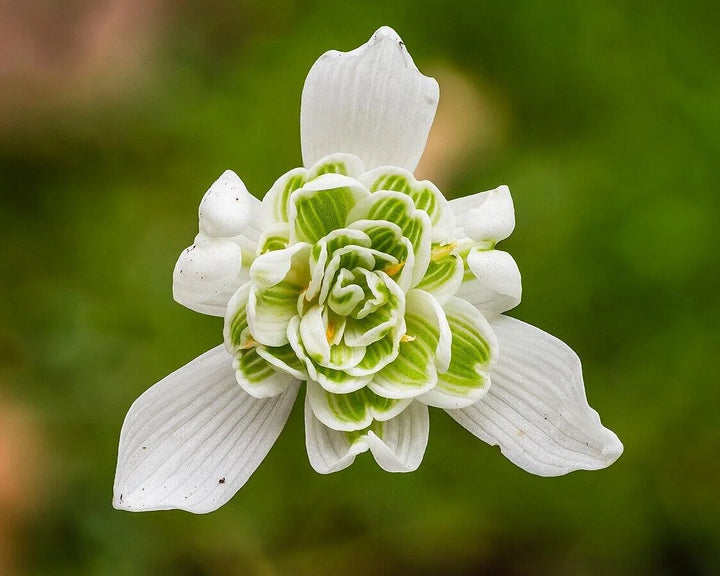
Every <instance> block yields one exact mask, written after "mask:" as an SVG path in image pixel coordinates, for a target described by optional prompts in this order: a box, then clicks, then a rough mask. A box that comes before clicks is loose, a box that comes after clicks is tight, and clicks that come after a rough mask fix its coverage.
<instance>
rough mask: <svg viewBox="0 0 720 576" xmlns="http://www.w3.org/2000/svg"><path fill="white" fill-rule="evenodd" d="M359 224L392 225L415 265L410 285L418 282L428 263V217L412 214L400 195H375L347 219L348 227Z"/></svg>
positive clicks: (410, 205)
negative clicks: (408, 246) (410, 249)
mask: <svg viewBox="0 0 720 576" xmlns="http://www.w3.org/2000/svg"><path fill="white" fill-rule="evenodd" d="M359 220H380V221H387V222H391V223H393V224H396V225H397V226H399V227H400V229H401V230H402V233H403V236H404V237H406V238H407V239H408V240H409V241H410V243H411V244H412V247H413V253H414V255H415V263H414V266H413V271H412V274H413V279H412V285H413V286H414V285H416V284H417V283H419V282H420V280H422V277H423V276H424V275H425V271H426V270H427V266H428V263H429V262H430V239H431V236H432V224H431V223H430V219H429V217H428V215H427V214H426V213H425V212H423V211H422V210H416V209H415V206H414V204H413V201H412V199H411V198H410V197H409V196H407V195H405V194H402V193H401V192H387V191H380V192H375V193H374V194H372V195H371V196H369V197H368V198H365V199H364V200H361V201H360V202H358V203H357V205H356V206H355V208H353V210H352V211H351V212H350V214H349V216H348V225H350V224H352V223H353V222H357V221H359Z"/></svg>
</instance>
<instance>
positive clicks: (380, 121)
mask: <svg viewBox="0 0 720 576" xmlns="http://www.w3.org/2000/svg"><path fill="white" fill-rule="evenodd" d="M438 98H439V89H438V85H437V82H436V81H435V80H434V79H432V78H427V77H425V76H423V75H422V74H420V72H418V69H417V67H416V66H415V64H414V63H413V61H412V58H411V57H410V55H409V54H408V53H407V51H406V49H405V45H404V44H403V42H402V40H400V37H399V36H398V35H397V34H396V33H395V31H394V30H392V29H390V28H388V27H383V28H380V29H379V30H378V31H377V32H375V34H373V36H372V38H370V40H369V41H368V42H367V43H366V44H364V45H363V46H361V47H359V48H357V49H356V50H353V51H352V52H346V53H342V52H337V51H330V52H326V53H325V54H323V55H322V56H321V57H320V58H319V59H318V60H317V62H315V64H314V65H313V67H312V68H311V70H310V73H309V74H308V77H307V79H306V80H305V87H304V88H303V94H302V105H301V112H300V136H301V143H302V153H303V163H304V165H305V166H311V165H313V164H314V163H315V162H317V161H318V160H320V159H321V158H323V157H324V156H327V155H328V154H332V153H334V152H348V153H351V154H354V155H355V156H358V157H360V158H361V159H362V160H363V161H364V163H365V166H366V168H367V169H371V168H374V167H376V166H383V165H392V166H400V167H402V168H406V169H407V170H410V171H411V172H412V171H413V170H415V167H416V166H417V163H418V160H419V159H420V156H421V155H422V152H423V149H424V148H425V141H426V140H427V136H428V133H429V131H430V126H431V124H432V121H433V118H434V116H435V109H436V108H437V103H438Z"/></svg>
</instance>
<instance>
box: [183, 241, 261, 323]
mask: <svg viewBox="0 0 720 576" xmlns="http://www.w3.org/2000/svg"><path fill="white" fill-rule="evenodd" d="M248 279H249V274H248V268H247V267H246V266H243V254H242V249H241V248H240V246H239V245H238V244H237V243H236V242H233V241H232V240H227V239H223V238H209V237H208V236H205V235H204V234H198V235H197V237H196V238H195V243H194V244H193V245H192V246H190V247H189V248H186V249H185V250H183V252H182V254H180V257H179V258H178V261H177V264H175V270H174V271H173V298H175V301H176V302H178V303H179V304H182V305H183V306H185V307H187V308H190V310H194V311H196V312H200V313H201V314H209V315H211V316H224V315H225V307H226V305H227V303H228V300H230V297H231V296H232V295H233V294H234V293H235V291H236V290H237V289H238V288H239V287H240V286H242V285H243V284H244V283H245V282H247V281H248Z"/></svg>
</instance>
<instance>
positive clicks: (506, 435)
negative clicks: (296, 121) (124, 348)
mask: <svg viewBox="0 0 720 576" xmlns="http://www.w3.org/2000/svg"><path fill="white" fill-rule="evenodd" d="M437 102H438V86H437V83H436V82H435V80H433V79H432V78H427V77H425V76H423V75H422V74H420V72H419V71H418V70H417V68H416V67H415V65H414V63H413V61H412V59H411V58H410V56H409V54H408V53H407V51H406V50H405V47H404V45H403V43H402V41H401V40H400V38H399V37H398V36H397V34H396V33H395V32H394V31H393V30H391V29H390V28H386V27H385V28H381V29H380V30H378V31H377V32H376V33H375V34H374V35H373V37H372V38H371V39H370V41H369V42H368V43H367V44H365V45H364V46H361V47H360V48H358V49H357V50H354V51H352V52H348V53H340V52H328V53H326V54H325V55H323V56H322V57H321V58H320V59H319V60H318V61H317V62H316V63H315V65H314V66H313V67H312V69H311V70H310V73H309V75H308V78H307V80H306V82H305V88H304V90H303V96H302V113H301V141H302V153H303V162H304V165H305V167H304V168H296V169H294V170H291V171H290V172H288V173H286V174H285V175H283V176H281V177H280V178H279V179H278V180H277V182H276V183H275V184H274V185H273V187H272V188H271V190H270V191H269V192H268V194H267V195H266V196H265V199H264V200H263V202H262V204H261V203H260V202H259V201H258V200H256V199H255V198H254V197H253V196H251V195H250V194H249V193H248V191H247V189H246V188H245V186H244V184H243V183H242V181H241V180H240V179H239V178H238V177H237V176H236V175H235V174H234V173H233V172H230V171H228V172H225V173H224V174H223V175H222V176H221V177H220V178H219V179H218V180H217V181H216V182H215V183H214V184H213V185H212V187H211V188H210V189H209V190H208V192H207V193H206V194H205V197H204V198H203V200H202V202H201V204H200V210H199V220H200V231H199V234H198V235H197V237H196V238H195V242H194V244H193V245H192V246H191V247H190V248H188V249H187V250H185V251H184V252H183V253H182V254H181V256H180V258H179V260H178V263H177V265H176V267H175V273H174V284H173V294H174V296H175V299H176V300H177V301H178V302H180V303H181V304H184V305H185V306H187V307H188V308H191V309H193V310H196V311H198V312H201V313H205V314H211V315H216V316H224V318H225V329H224V340H225V344H224V346H223V345H221V346H218V347H216V348H214V349H212V350H210V351H208V352H206V353H205V354H203V355H202V356H200V357H199V358H196V359H195V360H193V361H192V362H190V363H189V364H187V365H186V366H184V367H183V368H180V369H179V370H177V371H176V372H174V373H173V374H171V375H169V376H168V377H166V378H165V379H163V380H161V381H160V382H159V383H157V384H156V385H155V386H153V387H152V388H150V389H149V390H148V391H146V392H145V393H144V394H143V395H142V396H140V398H138V400H137V401H136V402H135V403H134V404H133V406H132V407H131V408H130V411H129V413H128V415H127V417H126V419H125V423H124V425H123V429H122V433H121V436H120V448H119V456H118V466H117V473H116V477H115V487H114V505H115V507H117V508H121V509H125V510H134V511H138V510H159V509H168V508H180V509H184V510H189V511H191V512H196V513H203V512H209V511H211V510H215V509H216V508H218V507H219V506H221V505H223V504H224V503H225V502H227V501H228V500H229V499H230V498H231V497H232V496H233V494H234V493H235V492H236V491H237V490H238V489H240V487H241V486H242V485H243V484H244V483H245V482H246V481H247V479H248V478H249V477H250V475H251V474H252V473H253V472H254V471H255V469H256V468H257V467H258V466H259V464H260V462H262V460H263V458H264V457H265V455H266V454H267V453H268V451H269V450H270V448H271V447H272V445H273V443H274V442H275V440H276V439H277V437H278V435H279V434H280V432H281V431H282V429H283V426H284V425H285V422H286V420H287V418H288V415H289V413H290V410H291V408H292V406H293V404H294V402H295V398H296V396H297V393H298V390H299V388H300V386H301V384H302V383H306V392H305V430H306V445H307V451H308V456H309V459H310V463H311V465H312V466H313V468H315V470H317V471H318V472H322V473H328V472H334V471H337V470H341V469H343V468H345V467H347V466H349V465H350V464H351V463H352V462H353V460H354V459H355V457H356V455H358V454H359V453H361V452H365V451H370V452H371V453H372V455H373V457H374V458H375V460H376V461H377V463H378V464H379V465H380V466H381V467H382V468H383V469H385V470H388V471H391V472H408V471H411V470H415V469H416V468H417V467H418V466H419V465H420V462H421V460H422V457H423V454H424V452H425V447H426V445H427V439H428V430H429V419H428V406H434V407H439V408H442V409H445V410H446V411H447V412H448V414H450V416H452V417H453V418H454V419H455V420H457V421H458V422H459V423H460V424H461V425H462V426H464V427H465V428H467V429H468V430H469V431H470V432H472V433H473V434H474V435H476V436H478V437H479V438H481V439H482V440H484V441H486V442H488V443H490V444H493V445H499V446H500V449H501V450H502V452H503V454H505V456H507V457H508V458H509V459H510V460H511V461H512V462H514V463H515V464H517V465H518V466H520V467H521V468H523V469H525V470H527V471H529V472H532V473H534V474H539V475H542V476H556V475H560V474H566V473H568V472H570V471H573V470H578V469H586V470H592V469H598V468H603V467H605V466H608V465H610V464H611V463H612V462H614V461H615V460H616V459H617V458H618V457H619V455H620V454H621V452H622V444H621V443H620V441H619V440H618V438H617V436H616V435H615V434H614V433H613V432H611V431H610V430H608V429H606V428H604V427H603V426H602V424H601V423H600V419H599V417H598V415H597V413H596V412H595V411H594V410H593V409H592V408H590V406H589V405H588V403H587V400H586V398H585V391H584V385H583V380H582V372H581V368H580V361H579V359H578V357H577V356H576V355H575V353H574V352H573V351H572V350H571V349H570V348H569V347H568V346H566V345H565V344H564V343H563V342H561V341H560V340H558V339H556V338H554V337H553V336H550V335H549V334H546V333H545V332H543V331H541V330H539V329H537V328H534V327H533V326H530V325H528V324H525V323H523V322H521V321H519V320H515V319H513V318H510V317H508V316H504V315H502V313H503V312H505V311H507V310H509V309H511V308H513V307H514V306H516V305H517V304H518V303H519V302H520V295H521V286H520V273H519V271H518V268H517V265H516V264H515V261H514V260H513V258H512V257H511V256H510V255H509V254H508V253H506V252H503V251H501V250H497V249H496V248H495V245H496V243H497V242H499V241H501V240H503V239H504V238H507V237H508V236H509V235H510V233H511V232H512V230H513V228H514V226H515V218H514V211H513V205H512V200H511V197H510V191H509V190H508V189H507V187H505V186H501V187H499V188H497V189H496V190H492V191H489V192H483V193H481V194H476V195H474V196H471V197H469V198H462V199H458V200H453V201H451V202H447V201H446V200H445V198H444V197H443V195H442V194H441V193H440V191H439V190H438V189H437V188H436V187H435V186H434V185H433V184H432V183H431V182H427V181H424V182H418V181H417V180H416V179H415V178H414V177H413V175H412V172H413V170H414V169H415V166H416V165H417V162H418V160H419V158H420V155H421V154H422V151H423V148H424V146H425V141H426V139H427V135H428V132H429V130H430V125H431V124H432V120H433V117H434V115H435V109H436V106H437Z"/></svg>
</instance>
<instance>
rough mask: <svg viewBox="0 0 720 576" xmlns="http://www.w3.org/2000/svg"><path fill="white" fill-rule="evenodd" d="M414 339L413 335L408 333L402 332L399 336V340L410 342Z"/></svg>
mask: <svg viewBox="0 0 720 576" xmlns="http://www.w3.org/2000/svg"><path fill="white" fill-rule="evenodd" d="M413 340H415V336H410V334H403V335H402V336H401V337H400V342H412V341H413Z"/></svg>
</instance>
